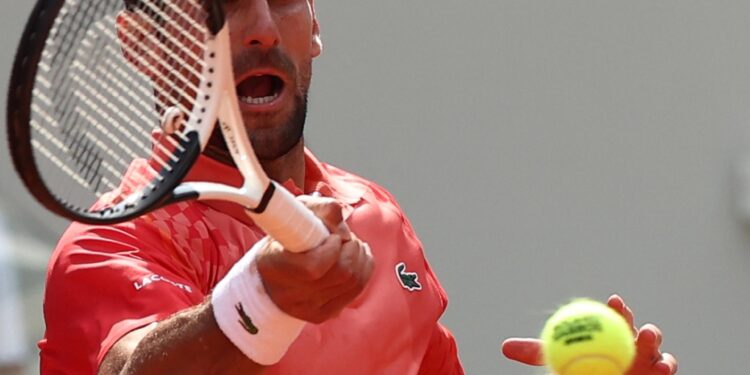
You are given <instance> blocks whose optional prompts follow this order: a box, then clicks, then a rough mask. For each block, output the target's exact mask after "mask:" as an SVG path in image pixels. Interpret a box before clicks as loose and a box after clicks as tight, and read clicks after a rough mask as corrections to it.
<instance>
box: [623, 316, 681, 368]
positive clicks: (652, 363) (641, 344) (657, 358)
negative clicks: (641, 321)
mask: <svg viewBox="0 0 750 375" xmlns="http://www.w3.org/2000/svg"><path fill="white" fill-rule="evenodd" d="M662 339H663V336H662V333H661V330H660V329H659V328H658V327H657V326H655V325H653V324H645V325H643V326H642V327H641V328H640V329H639V330H638V335H637V336H636V339H635V345H636V354H635V360H634V361H633V366H632V367H631V369H630V371H629V372H628V374H630V375H636V374H638V375H640V374H661V375H672V374H675V373H676V372H677V359H675V357H674V356H672V355H671V354H668V353H664V354H662V353H661V350H660V347H661V344H662Z"/></svg>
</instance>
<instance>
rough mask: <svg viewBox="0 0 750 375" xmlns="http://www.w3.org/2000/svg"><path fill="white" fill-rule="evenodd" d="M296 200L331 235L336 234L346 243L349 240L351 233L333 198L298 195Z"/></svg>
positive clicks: (337, 203) (338, 204) (339, 206)
mask: <svg viewBox="0 0 750 375" xmlns="http://www.w3.org/2000/svg"><path fill="white" fill-rule="evenodd" d="M297 200H299V201H300V202H302V204H304V205H305V206H307V208H308V209H309V210H310V211H312V212H313V214H315V216H317V217H318V218H319V219H320V221H322V222H323V224H324V225H325V226H326V228H328V231H329V232H331V233H332V234H338V235H339V236H341V239H342V240H343V241H344V242H346V241H350V240H351V232H349V227H348V226H347V225H346V222H345V221H344V213H343V212H342V205H341V203H340V202H338V201H336V200H335V199H333V198H326V197H317V196H309V195H300V196H299V197H297Z"/></svg>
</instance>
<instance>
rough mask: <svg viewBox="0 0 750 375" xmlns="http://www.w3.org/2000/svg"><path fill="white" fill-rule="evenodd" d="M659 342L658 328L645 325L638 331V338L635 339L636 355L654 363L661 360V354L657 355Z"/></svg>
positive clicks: (660, 340) (660, 336)
mask: <svg viewBox="0 0 750 375" xmlns="http://www.w3.org/2000/svg"><path fill="white" fill-rule="evenodd" d="M661 342H662V334H661V330H660V329H659V327H657V326H655V325H653V324H645V325H644V326H643V327H641V329H639V330H638V336H637V337H636V339H635V345H636V350H637V352H638V355H639V356H640V355H642V356H643V357H644V358H651V359H652V360H654V361H655V360H656V359H659V358H661V353H659V347H661Z"/></svg>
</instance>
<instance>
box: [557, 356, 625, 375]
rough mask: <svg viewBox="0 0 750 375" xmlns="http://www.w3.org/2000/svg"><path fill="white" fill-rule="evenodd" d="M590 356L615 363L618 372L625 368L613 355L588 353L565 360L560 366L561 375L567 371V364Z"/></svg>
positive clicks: (623, 371) (623, 370)
mask: <svg viewBox="0 0 750 375" xmlns="http://www.w3.org/2000/svg"><path fill="white" fill-rule="evenodd" d="M591 358H596V359H603V360H606V361H609V362H612V363H613V364H614V365H615V367H617V369H618V370H620V372H621V373H623V374H624V373H625V371H626V370H627V369H626V368H623V365H622V364H621V363H620V362H619V361H618V360H617V359H615V358H614V357H610V356H607V355H604V354H589V355H582V356H578V357H575V358H572V359H571V360H569V361H568V362H565V364H564V365H562V366H560V369H559V372H560V374H561V375H564V374H565V373H566V372H567V371H568V366H570V365H572V364H573V363H575V362H577V361H580V360H583V359H591Z"/></svg>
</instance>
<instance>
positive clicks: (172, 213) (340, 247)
mask: <svg viewBox="0 0 750 375" xmlns="http://www.w3.org/2000/svg"><path fill="white" fill-rule="evenodd" d="M224 4H225V8H226V12H227V20H228V23H229V27H230V34H231V38H232V51H233V52H232V53H233V63H234V67H235V78H236V81H237V93H238V97H239V100H240V102H241V103H240V104H241V108H242V111H243V117H244V121H245V124H246V125H247V128H248V133H249V135H250V137H251V139H252V143H253V147H254V149H255V151H256V154H257V155H258V157H259V159H260V160H261V163H262V164H263V168H264V170H265V171H266V173H267V174H268V175H269V177H271V178H273V179H274V180H276V181H279V182H281V183H283V185H284V186H285V187H286V188H287V189H288V190H289V191H291V192H293V193H294V194H297V195H306V196H307V197H305V198H301V199H303V201H304V202H305V203H306V204H307V205H308V207H310V208H311V209H312V210H313V212H315V214H316V215H318V217H320V218H321V220H322V221H323V222H324V223H325V225H326V226H327V227H328V229H329V230H330V232H331V233H332V234H331V235H330V236H329V237H328V238H327V239H326V240H325V241H324V242H323V243H322V244H321V245H319V246H317V247H315V248H312V249H310V250H308V251H307V252H304V253H298V254H295V253H290V252H286V251H284V250H283V249H282V247H281V245H279V244H278V243H277V242H275V241H273V240H271V239H269V238H267V237H265V235H264V233H262V232H261V231H260V230H259V229H258V228H257V227H256V226H255V225H254V224H253V222H251V221H250V220H249V219H248V217H247V215H246V214H245V212H244V211H243V210H244V209H243V208H241V207H237V206H233V205H232V204H229V203H217V202H198V201H189V202H183V203H178V204H175V205H171V206H168V207H166V208H163V209H160V210H157V211H155V212H152V213H150V214H148V215H145V216H142V217H140V218H138V219H135V220H133V221H131V222H127V223H123V224H118V225H110V226H88V225H82V224H77V223H74V224H72V225H71V227H70V228H69V229H68V230H67V231H66V232H65V234H64V235H63V237H62V238H61V240H60V242H59V244H58V246H57V248H56V249H55V252H54V254H53V256H52V258H51V261H50V265H49V270H48V273H47V289H46V292H45V302H44V314H45V319H46V323H47V330H46V333H45V337H44V338H43V339H42V340H41V341H40V343H39V346H40V348H41V369H42V373H45V374H63V373H64V374H94V373H101V374H120V373H123V374H164V373H174V374H210V373H217V374H233V373H238V374H256V373H265V374H347V373H356V374H462V373H463V370H462V366H461V363H460V360H459V357H458V351H457V348H456V343H455V340H454V338H453V336H452V334H451V333H450V332H449V330H448V329H446V328H445V327H444V326H442V325H441V324H440V323H439V319H440V317H441V315H442V313H443V312H444V310H445V308H446V306H447V297H446V295H445V292H444V290H443V289H442V287H441V286H440V284H439V282H438V280H437V278H436V277H435V275H434V273H433V272H432V270H431V269H430V266H429V264H428V262H427V260H426V258H425V255H424V252H423V249H422V246H421V244H420V242H419V240H418V238H417V236H416V235H415V233H414V231H413V229H412V227H411V225H410V224H409V221H408V220H407V218H406V217H405V216H404V214H403V212H402V211H401V209H400V208H399V206H398V204H397V203H396V201H395V200H394V199H393V197H392V196H391V195H390V194H389V193H388V192H387V191H386V190H384V189H383V188H382V187H379V186H378V185H376V184H374V183H373V182H370V181H368V180H366V179H363V178H361V177H358V176H355V175H353V174H351V173H348V172H346V171H343V170H341V169H338V168H336V167H333V166H330V165H328V164H325V163H322V162H320V161H319V160H317V158H316V157H315V156H314V155H313V154H312V152H311V151H310V150H308V149H306V148H305V146H304V137H303V128H304V123H305V116H306V106H307V92H308V88H309V85H310V79H311V74H312V59H313V58H315V57H317V56H318V55H320V53H321V51H322V43H321V39H320V29H319V25H318V20H317V18H316V16H315V7H314V1H313V0H227V1H225V2H224ZM187 180H198V181H216V182H221V183H228V184H232V183H236V182H238V181H240V180H241V176H240V175H239V173H238V172H237V170H236V169H235V168H234V166H233V165H232V162H231V158H230V157H229V155H228V154H227V152H226V147H225V145H224V144H223V141H222V138H221V137H215V138H214V139H213V140H212V144H211V145H210V147H209V148H208V149H207V151H206V152H205V153H204V155H203V156H201V158H200V159H199V160H198V162H197V163H196V164H195V166H194V167H193V169H192V170H191V172H190V174H189V176H188V178H187ZM248 254H251V255H252V256H253V257H252V262H253V263H252V264H253V267H252V268H251V269H252V270H254V273H253V275H249V273H242V272H233V270H236V269H237V268H236V267H235V265H236V264H242V262H245V261H248V259H249V258H248V256H249V255H248ZM233 267H235V268H233ZM229 279H231V280H232V283H228V282H227V280H229ZM238 280H240V282H238ZM229 284H231V285H233V286H236V285H240V284H245V285H247V286H248V287H247V288H245V289H244V290H232V291H230V292H236V293H253V295H255V296H256V297H257V298H256V299H254V302H255V304H254V305H252V306H243V305H241V304H238V305H236V306H234V308H232V309H229V310H227V309H218V308H217V309H215V308H214V307H215V306H216V305H215V303H213V300H212V292H213V291H214V290H215V289H219V288H225V287H226V285H229ZM623 309H626V307H625V306H624V303H623ZM623 311H625V310H623ZM217 322H229V324H230V325H229V326H227V325H222V324H220V323H217ZM258 327H262V328H263V329H259V328H258ZM268 327H271V329H268ZM653 341H654V340H652V344H653ZM506 346H507V348H509V351H507V352H506V353H509V356H510V357H512V358H514V359H519V360H527V359H528V362H529V363H530V364H538V362H539V361H538V357H537V356H536V355H538V346H537V343H536V342H533V341H528V340H520V339H519V340H510V341H509V342H508V343H507V345H506ZM658 346H659V345H658V343H657V344H656V345H653V346H652V347H650V350H651V351H648V352H647V351H643V350H639V356H641V357H642V356H648V357H649V358H648V359H649V365H648V366H644V367H643V369H644V371H643V372H638V374H640V375H643V374H645V375H649V374H662V373H664V372H660V371H661V370H660V369H661V367H656V365H655V364H657V363H660V362H659V361H661V360H662V357H659V358H657V359H656V360H653V359H654V358H652V357H653V356H654V355H655V353H658ZM535 350H537V352H536V354H534V351H535ZM529 353H531V354H529ZM532 359H533V360H532ZM652 360H653V361H652ZM672 372H673V371H672Z"/></svg>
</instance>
